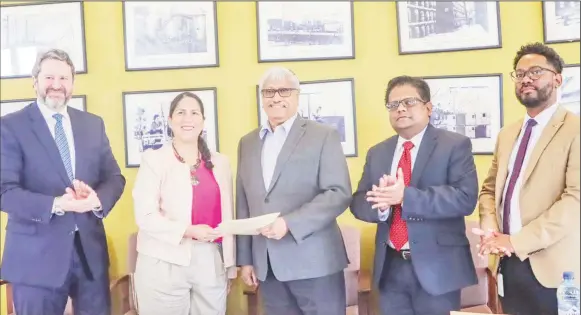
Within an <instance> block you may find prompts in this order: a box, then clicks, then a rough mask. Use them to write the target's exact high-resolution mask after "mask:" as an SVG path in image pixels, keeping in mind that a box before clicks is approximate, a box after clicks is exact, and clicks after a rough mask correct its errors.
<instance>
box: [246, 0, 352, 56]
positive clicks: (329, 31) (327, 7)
mask: <svg viewBox="0 0 581 315" xmlns="http://www.w3.org/2000/svg"><path fill="white" fill-rule="evenodd" d="M256 19H257V22H256V24H257V30H258V62H275V61H277V62H278V61H307V60H333V59H353V58H355V43H354V30H353V2H352V1H334V2H333V1H329V2H327V1H258V2H257V4H256Z"/></svg>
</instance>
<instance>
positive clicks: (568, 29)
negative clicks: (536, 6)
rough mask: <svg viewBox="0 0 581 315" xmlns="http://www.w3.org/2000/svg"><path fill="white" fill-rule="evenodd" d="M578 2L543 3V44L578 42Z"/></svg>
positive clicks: (580, 17)
mask: <svg viewBox="0 0 581 315" xmlns="http://www.w3.org/2000/svg"><path fill="white" fill-rule="evenodd" d="M580 6H581V4H580V3H579V1H543V25H544V29H543V30H544V40H545V43H565V42H573V41H579V20H580V19H581V16H580V14H579V9H580Z"/></svg>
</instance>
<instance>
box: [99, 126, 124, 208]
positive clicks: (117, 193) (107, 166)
mask: <svg viewBox="0 0 581 315" xmlns="http://www.w3.org/2000/svg"><path fill="white" fill-rule="evenodd" d="M100 122H101V138H102V141H101V142H102V143H101V159H100V161H101V166H100V170H99V184H98V185H97V187H95V188H94V189H95V192H96V193H97V195H98V196H99V200H100V201H101V207H102V209H103V210H102V211H103V212H102V214H103V217H106V216H107V215H108V214H109V212H111V209H113V206H115V204H116V203H117V201H118V200H119V198H120V197H121V194H123V190H124V189H125V177H124V176H123V175H122V174H121V170H120V169H119V165H118V164H117V160H115V157H114V156H113V152H112V151H111V145H110V144H109V138H107V133H106V132H105V124H104V123H103V120H102V119H100Z"/></svg>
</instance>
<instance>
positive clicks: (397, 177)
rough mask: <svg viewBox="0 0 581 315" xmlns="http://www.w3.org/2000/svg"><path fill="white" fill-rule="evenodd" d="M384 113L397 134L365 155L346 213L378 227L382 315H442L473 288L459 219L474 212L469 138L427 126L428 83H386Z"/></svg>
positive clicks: (400, 79)
mask: <svg viewBox="0 0 581 315" xmlns="http://www.w3.org/2000/svg"><path fill="white" fill-rule="evenodd" d="M385 102H386V107H387V109H388V110H389V116H390V122H391V125H392V127H393V128H394V129H395V131H396V132H397V135H395V136H393V137H391V138H389V139H387V140H385V141H383V142H381V143H379V144H377V145H376V146H374V147H372V148H371V149H370V150H369V152H368V153H367V159H366V163H365V168H364V170H363V176H362V178H361V180H360V182H359V185H358V187H357V191H356V192H355V193H354V196H353V201H352V203H351V211H352V212H353V214H354V215H355V216H356V217H357V218H359V219H360V220H363V221H367V222H372V223H378V225H377V234H376V237H375V242H376V243H375V244H376V250H375V261H374V263H375V265H374V266H375V267H374V282H375V284H376V285H377V286H378V287H379V292H380V304H381V310H382V312H383V314H385V315H388V314H397V315H414V314H415V315H420V314H421V315H448V314H450V311H452V310H458V309H460V290H461V289H462V288H464V287H467V286H470V285H473V284H475V283H476V282H477V278H476V272H475V268H474V263H473V261H472V257H471V254H470V246H469V243H468V239H467V237H466V232H465V231H466V230H465V229H466V226H465V222H464V217H465V216H468V215H470V214H471V213H472V212H473V211H474V208H475V206H476V199H477V196H478V179H477V175H476V168H475V165H474V159H473V157H472V145H471V142H470V139H469V138H467V137H465V136H462V135H460V134H457V133H453V132H449V131H446V130H442V129H437V128H434V127H433V126H432V125H431V124H430V115H431V113H432V104H431V102H430V89H429V86H428V84H427V83H426V82H425V81H424V80H422V79H419V78H412V77H408V76H401V77H397V78H394V79H392V80H391V81H390V82H389V84H388V86H387V91H386V97H385Z"/></svg>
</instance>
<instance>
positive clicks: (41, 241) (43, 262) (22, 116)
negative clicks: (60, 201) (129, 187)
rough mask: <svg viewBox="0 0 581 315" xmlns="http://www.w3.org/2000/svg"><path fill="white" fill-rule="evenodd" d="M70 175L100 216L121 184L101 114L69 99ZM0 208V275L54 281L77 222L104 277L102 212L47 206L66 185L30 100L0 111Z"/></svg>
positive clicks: (65, 262)
mask: <svg viewBox="0 0 581 315" xmlns="http://www.w3.org/2000/svg"><path fill="white" fill-rule="evenodd" d="M67 110H68V114H69V117H70V118H71V125H72V129H73V137H74V144H69V145H74V147H75V154H76V159H75V160H76V163H75V178H77V179H79V180H82V181H83V182H85V183H87V184H88V185H89V186H91V187H92V188H93V189H95V192H96V193H97V194H98V195H99V199H100V201H101V205H102V208H103V212H102V214H103V218H104V217H106V216H107V215H108V214H109V213H110V212H111V209H112V208H113V206H115V204H116V203H117V201H118V200H119V198H120V197H121V194H122V193H123V190H124V188H125V177H123V175H121V170H120V169H119V166H118V164H117V161H116V160H115V157H114V156H113V154H112V153H111V146H110V145H109V140H108V138H107V135H106V134H105V125H104V124H103V120H102V119H101V118H100V117H98V116H96V115H93V114H90V113H87V112H83V111H79V110H77V109H74V108H71V107H68V109H67ZM0 136H1V141H0V157H1V158H0V165H1V166H2V168H1V171H0V209H2V211H3V212H6V213H7V214H8V224H7V225H6V240H5V243H4V256H3V259H2V278H3V279H4V280H7V281H10V282H13V283H19V284H26V285H32V286H41V287H52V288H57V287H60V286H62V285H63V283H64V282H65V279H66V277H67V275H68V274H69V272H70V268H71V255H73V246H74V245H73V240H74V237H73V236H74V233H75V226H76V227H78V229H79V234H80V238H81V242H82V244H83V249H84V252H85V255H86V256H87V261H88V264H89V268H90V269H91V272H92V273H93V276H94V277H95V278H99V277H102V278H107V277H108V269H109V253H108V249H107V239H106V236H105V229H104V228H103V220H102V219H100V218H98V217H97V216H96V215H95V214H94V213H92V212H90V211H89V212H87V213H70V212H69V213H66V214H65V215H63V216H57V215H53V214H52V206H53V202H54V198H55V197H57V196H62V195H63V194H64V193H65V189H66V188H67V187H72V183H71V181H70V180H69V178H68V176H67V173H66V170H65V167H64V164H63V162H62V159H61V157H60V154H59V151H58V148H57V145H56V142H55V140H54V138H53V137H52V135H51V133H50V130H49V129H48V125H47V124H46V121H45V120H44V118H43V117H42V114H41V112H40V109H39V108H38V106H37V105H36V103H32V104H30V105H28V106H27V107H25V108H23V109H22V110H20V111H17V112H14V113H11V114H8V115H6V116H4V117H2V119H0Z"/></svg>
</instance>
